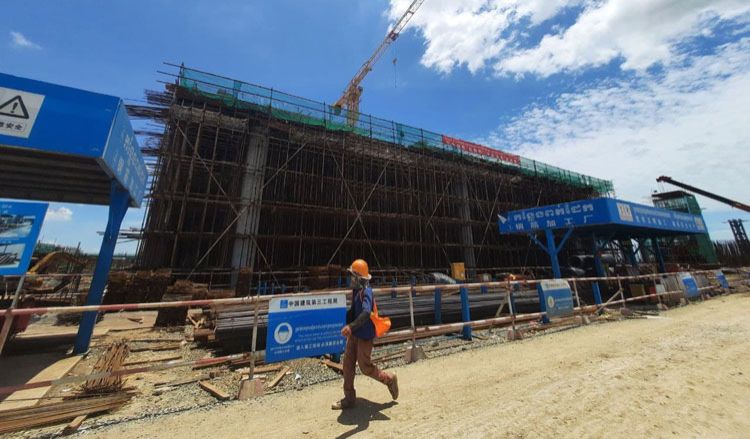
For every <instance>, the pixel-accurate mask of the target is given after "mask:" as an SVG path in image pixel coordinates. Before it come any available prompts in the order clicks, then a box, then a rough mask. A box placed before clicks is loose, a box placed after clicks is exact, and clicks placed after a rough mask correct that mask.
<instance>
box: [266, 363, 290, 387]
mask: <svg viewBox="0 0 750 439" xmlns="http://www.w3.org/2000/svg"><path fill="white" fill-rule="evenodd" d="M290 370H292V369H291V368H290V367H289V366H285V367H284V368H283V369H281V371H280V372H279V373H278V374H276V376H275V377H274V379H272V380H271V382H269V383H268V388H269V389H273V388H274V387H276V384H279V382H280V381H281V380H282V379H283V378H284V377H285V376H286V374H287V373H288V372H289V371H290Z"/></svg>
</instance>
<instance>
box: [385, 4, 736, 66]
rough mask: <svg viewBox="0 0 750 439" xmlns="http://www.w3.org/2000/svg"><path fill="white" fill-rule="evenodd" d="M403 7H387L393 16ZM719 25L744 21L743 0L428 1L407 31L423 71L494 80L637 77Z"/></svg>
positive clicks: (674, 55) (667, 59) (399, 5)
mask: <svg viewBox="0 0 750 439" xmlns="http://www.w3.org/2000/svg"><path fill="white" fill-rule="evenodd" d="M409 3H411V2H410V0H390V8H389V10H388V15H389V17H390V18H391V19H394V20H395V19H396V18H397V17H399V16H400V15H401V14H402V13H403V11H404V10H405V9H406V8H407V7H408V5H409ZM574 6H577V7H581V8H582V12H581V13H580V14H579V15H578V16H577V18H576V20H575V23H573V24H572V25H571V26H570V27H568V28H567V29H564V30H557V29H558V26H553V27H552V29H551V30H549V32H552V33H547V34H545V35H544V36H543V37H541V39H539V40H538V41H537V42H533V43H532V44H531V45H529V44H528V43H527V42H526V39H527V38H528V35H527V31H528V30H532V29H533V30H536V31H539V30H540V28H539V27H538V26H539V25H540V24H541V23H544V22H545V21H547V20H549V19H552V18H554V17H556V16H557V15H558V14H559V13H560V12H561V11H563V10H565V9H566V8H570V7H574ZM720 20H735V21H737V22H739V23H744V22H748V21H750V2H748V1H747V0H462V1H456V0H431V1H427V2H425V3H424V5H423V6H422V8H421V9H420V10H419V11H418V12H417V14H416V15H415V16H414V18H413V19H412V21H411V23H410V24H409V26H410V27H413V28H416V29H418V30H419V31H420V32H421V34H422V36H423V37H424V39H425V45H426V49H425V53H424V55H423V56H422V60H421V61H422V64H423V65H425V66H426V67H429V68H434V69H436V70H438V71H440V72H442V73H449V72H451V71H452V70H453V69H454V68H456V67H458V66H462V65H465V66H466V67H467V68H468V69H469V70H470V71H471V72H472V73H475V72H477V71H479V70H481V69H482V68H484V67H486V66H488V65H489V66H491V67H492V68H493V69H494V71H495V72H496V73H497V74H500V75H504V74H514V75H515V74H524V73H533V74H536V75H540V76H548V75H551V74H554V73H558V72H563V71H576V70H580V69H582V68H585V67H591V66H598V65H603V64H606V63H609V62H611V61H613V60H618V59H622V68H623V69H627V70H637V71H642V70H644V69H646V68H648V67H650V66H652V65H655V64H657V63H665V64H668V63H670V62H673V61H674V60H675V59H676V58H679V57H678V56H677V55H679V54H678V53H676V51H675V46H676V45H677V44H678V43H680V42H682V41H684V39H685V38H687V37H690V36H694V35H699V34H702V33H703V34H707V33H710V32H711V31H712V27H713V26H715V25H716V24H717V23H718V21H720Z"/></svg>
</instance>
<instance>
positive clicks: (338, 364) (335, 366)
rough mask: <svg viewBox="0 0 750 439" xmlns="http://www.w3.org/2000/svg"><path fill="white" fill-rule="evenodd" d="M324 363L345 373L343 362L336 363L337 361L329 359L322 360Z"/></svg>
mask: <svg viewBox="0 0 750 439" xmlns="http://www.w3.org/2000/svg"><path fill="white" fill-rule="evenodd" d="M322 363H323V364H325V365H326V366H328V367H330V368H331V369H334V370H337V371H339V372H341V373H344V366H342V365H341V363H336V362H335V361H331V360H329V359H325V360H322Z"/></svg>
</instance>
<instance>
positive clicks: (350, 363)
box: [344, 335, 393, 402]
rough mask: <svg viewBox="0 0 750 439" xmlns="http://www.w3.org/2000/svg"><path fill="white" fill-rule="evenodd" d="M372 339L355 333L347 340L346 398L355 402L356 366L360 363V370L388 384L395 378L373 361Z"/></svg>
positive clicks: (345, 355) (345, 356) (345, 362)
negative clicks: (360, 336)
mask: <svg viewBox="0 0 750 439" xmlns="http://www.w3.org/2000/svg"><path fill="white" fill-rule="evenodd" d="M372 346H373V342H372V340H362V339H361V338H357V337H355V336H354V335H351V336H349V338H348V339H347V340H346V351H345V352H344V400H346V401H347V402H354V401H355V400H356V399H357V391H356V390H354V375H355V373H356V371H355V370H354V366H355V364H356V363H359V370H361V371H362V373H363V374H364V375H367V376H368V377H370V378H373V379H376V380H378V381H380V382H381V383H383V384H385V385H388V384H390V383H391V381H392V380H393V375H391V374H389V373H387V372H383V371H382V370H380V369H378V367H377V366H375V365H374V364H373V363H372V358H371V355H372Z"/></svg>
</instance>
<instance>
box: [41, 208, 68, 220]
mask: <svg viewBox="0 0 750 439" xmlns="http://www.w3.org/2000/svg"><path fill="white" fill-rule="evenodd" d="M44 220H45V221H57V222H68V221H72V220H73V211H72V210H70V209H68V208H67V207H65V206H60V207H58V208H54V207H51V208H49V209H47V215H46V216H45V217H44Z"/></svg>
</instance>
